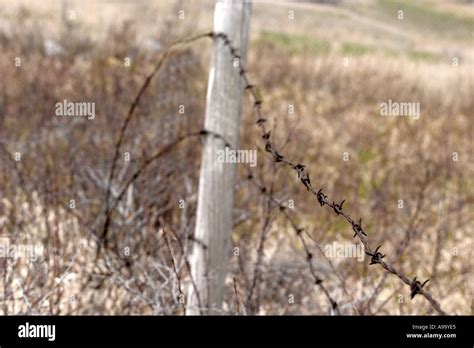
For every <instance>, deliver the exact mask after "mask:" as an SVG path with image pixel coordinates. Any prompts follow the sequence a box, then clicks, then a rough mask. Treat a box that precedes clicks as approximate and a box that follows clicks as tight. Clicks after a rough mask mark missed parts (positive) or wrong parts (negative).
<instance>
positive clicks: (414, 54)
mask: <svg viewBox="0 0 474 348" xmlns="http://www.w3.org/2000/svg"><path fill="white" fill-rule="evenodd" d="M408 57H409V58H410V59H413V60H423V61H429V62H438V61H440V60H441V56H440V55H438V54H436V53H433V52H427V51H411V52H409V53H408Z"/></svg>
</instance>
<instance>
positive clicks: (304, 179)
mask: <svg viewBox="0 0 474 348" xmlns="http://www.w3.org/2000/svg"><path fill="white" fill-rule="evenodd" d="M206 38H208V39H213V40H221V41H222V42H223V43H224V46H225V47H226V48H227V49H228V50H229V52H230V54H231V56H232V60H233V61H234V62H240V57H239V55H238V54H237V51H236V49H235V48H234V47H233V46H232V43H231V41H230V40H229V38H228V37H227V35H226V34H224V33H216V32H206V33H203V34H198V35H195V36H192V37H189V38H186V39H183V40H179V41H176V42H175V43H173V44H171V45H170V46H169V47H168V48H167V49H166V51H165V52H164V53H163V54H162V56H161V58H160V59H159V61H158V63H157V64H156V65H155V68H154V69H153V70H152V72H151V73H150V74H149V75H148V76H147V77H146V79H145V82H144V83H143V85H142V87H141V88H140V90H139V92H138V94H137V96H136V97H135V99H134V101H133V103H132V104H131V106H130V109H129V111H128V113H127V116H126V118H125V120H124V122H123V124H122V127H121V129H120V133H119V136H118V140H117V142H116V145H115V153H114V157H113V160H112V166H111V170H110V172H109V173H110V175H109V181H108V187H107V194H106V200H105V203H106V204H105V209H104V210H103V212H102V213H101V214H102V215H103V216H104V224H103V227H102V229H101V232H100V233H98V234H97V235H98V236H99V243H98V245H99V249H98V250H97V257H98V256H99V254H100V251H101V249H100V248H101V247H102V246H105V247H106V245H107V232H108V229H109V226H110V219H111V213H112V211H113V210H114V209H115V208H116V206H117V204H118V202H120V201H121V200H122V198H123V197H124V195H125V192H126V191H127V189H128V187H129V186H130V185H131V184H133V182H134V181H135V180H136V179H137V178H138V177H139V176H140V175H141V174H142V173H143V172H144V170H145V169H146V168H147V167H148V166H149V165H150V164H151V163H152V162H154V161H155V160H156V159H158V158H161V157H162V156H163V155H164V154H166V153H168V152H169V151H170V150H171V149H172V148H173V147H175V146H176V145H177V144H179V143H181V142H183V141H185V140H187V139H189V138H193V137H199V136H202V135H212V136H215V137H218V138H221V139H222V140H224V143H225V145H226V146H227V147H229V148H230V144H229V142H228V141H226V140H225V139H223V138H222V136H221V135H219V134H215V133H212V132H209V131H208V130H205V129H201V130H197V131H194V132H189V133H187V134H185V135H182V136H180V137H178V138H177V139H176V140H174V141H173V142H170V143H168V144H167V145H165V146H163V147H162V149H160V150H159V151H158V152H156V153H155V154H154V155H153V156H151V157H149V158H148V159H147V160H145V161H143V163H142V165H140V166H139V169H137V170H136V171H135V172H134V174H133V175H132V176H131V178H130V179H129V180H128V181H127V182H126V183H125V185H124V186H123V188H122V190H121V191H120V193H119V194H118V196H117V197H116V198H115V200H114V201H113V203H112V204H110V202H109V198H110V194H111V184H112V181H113V179H114V174H115V170H116V162H117V160H118V157H119V153H120V148H121V146H122V143H123V140H124V134H125V131H126V129H127V127H128V125H129V123H130V121H131V119H132V117H133V115H134V112H135V110H136V107H137V105H138V103H139V102H140V99H141V98H142V96H143V94H144V91H145V90H146V89H147V87H148V86H149V84H150V81H151V80H152V79H153V77H154V76H155V75H156V74H157V72H158V71H159V70H160V69H161V68H162V66H163V64H164V62H165V60H167V59H168V58H169V57H170V56H171V55H172V53H173V52H175V51H176V50H178V49H179V48H181V47H183V46H185V45H188V44H191V43H194V42H197V41H199V40H202V39H206ZM234 67H235V68H236V69H239V73H240V75H241V77H242V79H243V81H244V85H245V90H246V91H248V92H249V94H250V96H251V98H252V100H253V108H254V110H255V114H256V122H255V124H256V125H257V127H258V128H259V129H260V131H261V139H262V140H261V141H263V144H264V149H265V151H266V152H267V153H268V154H269V155H270V157H271V158H272V159H273V161H274V162H275V163H276V164H281V165H285V166H286V167H288V168H289V169H291V170H293V171H294V172H295V174H296V175H297V177H298V179H299V181H300V182H301V184H302V185H303V186H304V187H305V189H306V191H307V192H308V193H310V194H312V195H313V196H314V197H315V203H317V204H319V205H320V207H327V208H328V209H331V210H332V211H333V212H334V213H335V214H336V216H338V217H341V218H342V219H343V220H345V221H346V222H347V223H348V225H349V226H350V227H351V229H352V231H353V233H354V235H353V238H356V237H357V239H358V240H359V241H360V243H362V245H363V247H364V252H365V253H366V254H367V255H368V256H370V265H379V267H381V268H382V269H383V270H384V271H385V272H386V273H387V274H392V275H394V276H396V277H397V278H399V279H400V281H402V282H403V283H404V284H406V285H407V286H409V288H410V297H411V298H412V299H413V298H414V297H415V296H416V295H421V296H423V297H424V298H425V299H426V300H427V301H428V302H429V304H430V305H431V306H432V307H433V309H434V310H435V311H436V312H437V313H438V314H441V315H446V312H444V311H443V309H442V308H441V306H440V304H439V302H438V301H437V300H436V299H435V298H434V297H433V296H432V295H431V293H430V292H429V291H427V290H426V289H425V288H424V287H425V285H426V284H427V283H428V281H429V279H427V280H424V281H423V282H421V281H420V280H418V279H417V278H418V277H417V276H416V275H415V276H414V277H413V279H410V278H409V277H408V276H407V275H405V273H403V272H402V271H401V270H399V269H397V268H396V267H395V266H393V264H391V263H389V262H386V261H384V260H383V259H384V258H385V257H386V255H384V254H383V245H378V246H377V247H375V248H374V247H373V246H372V245H371V244H370V243H369V237H370V235H369V232H368V231H366V230H365V229H364V227H363V224H362V218H359V220H357V219H354V218H353V217H351V215H350V214H349V213H348V212H347V211H346V210H345V209H344V203H345V200H342V201H341V202H340V203H336V201H335V200H332V199H330V198H329V196H328V194H326V193H325V191H324V190H323V188H319V189H317V188H315V187H314V186H313V184H312V183H311V180H310V175H309V172H308V170H307V169H306V165H304V164H303V163H299V162H296V161H292V160H290V159H288V158H286V157H285V156H284V155H283V154H282V153H280V152H279V151H278V150H277V149H276V147H275V145H274V143H273V141H272V136H271V132H270V131H269V130H268V129H267V127H266V125H265V124H266V122H267V119H266V118H264V116H263V112H262V104H263V100H262V98H261V96H259V94H258V92H257V89H256V86H255V85H253V84H252V83H251V81H250V79H249V77H248V74H247V71H246V69H245V67H244V66H242V65H241V64H239V63H237V64H234ZM249 179H252V178H251V177H250V176H249ZM260 190H261V193H262V194H266V193H267V190H266V188H265V187H260ZM269 201H270V202H272V203H273V204H276V205H277V207H278V208H279V210H280V211H281V212H282V214H283V215H284V216H285V218H287V219H288V221H289V223H290V225H291V226H292V228H293V230H294V232H295V234H296V235H297V236H298V238H299V239H300V241H301V243H302V245H303V247H304V251H305V254H306V259H307V261H308V267H309V269H310V273H311V275H312V277H313V280H314V283H315V285H316V286H317V287H318V288H319V289H320V290H321V291H322V292H323V293H324V294H325V296H326V297H327V299H328V301H329V302H330V304H331V308H332V309H333V310H334V311H335V313H337V314H340V312H339V308H338V304H337V302H336V301H335V300H334V299H333V297H332V296H331V294H330V292H329V290H328V289H327V288H326V287H325V285H324V280H323V279H322V278H321V277H320V276H318V274H317V273H316V272H315V270H314V269H313V266H312V263H311V260H312V258H313V254H312V253H311V252H310V250H309V248H308V244H307V241H306V239H305V237H304V236H305V235H307V236H309V235H308V234H307V232H306V233H304V232H305V229H304V228H302V227H299V226H298V225H297V224H296V222H295V221H294V220H293V219H291V217H290V215H289V214H288V213H287V212H286V210H285V207H284V206H283V205H281V203H279V202H278V201H276V200H275V199H274V198H272V197H269ZM191 281H192V280H191ZM179 282H180V281H179ZM234 284H235V283H234ZM234 288H235V286H234Z"/></svg>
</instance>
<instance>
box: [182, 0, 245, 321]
mask: <svg viewBox="0 0 474 348" xmlns="http://www.w3.org/2000/svg"><path fill="white" fill-rule="evenodd" d="M250 7H251V6H250V3H249V2H248V1H242V0H221V1H218V2H217V3H216V7H215V13H214V32H216V33H225V34H227V35H228V37H229V39H230V40H231V42H232V45H233V46H234V47H235V48H236V49H237V51H238V54H239V56H240V57H241V61H240V62H235V61H234V60H233V57H232V55H231V54H230V52H229V49H228V47H226V46H225V45H224V42H223V40H218V39H215V40H214V47H213V57H212V66H211V70H210V74H209V85H208V90H207V100H206V116H205V122H204V127H205V129H206V130H208V131H210V132H212V133H216V134H219V135H221V136H222V137H223V138H224V139H225V140H226V141H227V142H228V143H229V144H230V145H231V147H232V148H233V149H237V148H238V147H239V136H240V134H239V132H240V118H241V113H242V98H243V89H244V85H243V81H242V78H241V76H240V73H239V68H238V66H235V65H236V64H242V65H245V62H246V54H247V42H248V36H249V23H250ZM224 148H225V141H224V140H223V139H221V138H219V137H215V136H213V135H206V139H205V143H204V148H203V154H202V161H201V171H200V177H199V192H198V203H197V217H196V230H195V238H196V240H197V241H199V242H198V243H194V246H193V251H192V255H191V258H190V263H191V270H192V272H191V273H192V274H191V276H192V281H193V282H194V285H195V286H190V287H189V292H188V310H187V313H188V314H219V313H221V306H222V300H223V292H224V282H225V277H226V273H227V263H228V261H229V257H230V253H231V250H230V237H231V231H232V217H233V206H234V186H235V177H236V170H237V168H236V164H235V163H233V164H230V163H219V162H218V160H217V159H218V151H219V150H223V149H224ZM203 245H204V246H203ZM195 289H197V293H196V291H195ZM199 305H201V307H202V308H199Z"/></svg>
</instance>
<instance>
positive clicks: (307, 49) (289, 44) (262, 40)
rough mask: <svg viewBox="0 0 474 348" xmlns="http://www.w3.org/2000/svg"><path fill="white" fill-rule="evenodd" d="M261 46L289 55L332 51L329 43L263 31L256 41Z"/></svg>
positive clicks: (311, 38)
mask: <svg viewBox="0 0 474 348" xmlns="http://www.w3.org/2000/svg"><path fill="white" fill-rule="evenodd" d="M256 43H257V44H259V45H262V44H263V45H269V46H271V47H273V48H275V49H278V50H280V51H282V52H283V53H288V54H294V55H299V54H311V55H323V54H327V53H328V52H329V51H330V49H331V44H330V43H329V41H326V40H322V39H316V38H314V37H311V36H307V35H291V34H286V33H281V32H275V31H263V32H262V33H261V35H260V37H259V38H258V39H257V41H256Z"/></svg>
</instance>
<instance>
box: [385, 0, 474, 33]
mask: <svg viewBox="0 0 474 348" xmlns="http://www.w3.org/2000/svg"><path fill="white" fill-rule="evenodd" d="M378 3H379V5H380V6H381V8H382V9H383V10H384V11H386V12H390V14H391V15H392V16H393V19H394V20H398V19H397V16H398V11H399V10H403V12H404V14H403V17H404V19H403V20H399V21H400V22H402V21H406V22H408V23H410V24H412V25H415V26H416V27H417V28H424V29H428V30H432V31H436V32H437V33H438V34H443V35H448V36H458V35H462V36H464V37H466V36H469V37H471V32H472V30H473V29H474V18H473V17H467V16H460V15H458V14H456V13H454V12H450V11H440V10H437V9H436V8H435V7H434V6H433V5H430V4H429V3H427V2H421V1H416V2H415V1H411V0H379V1H378Z"/></svg>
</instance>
